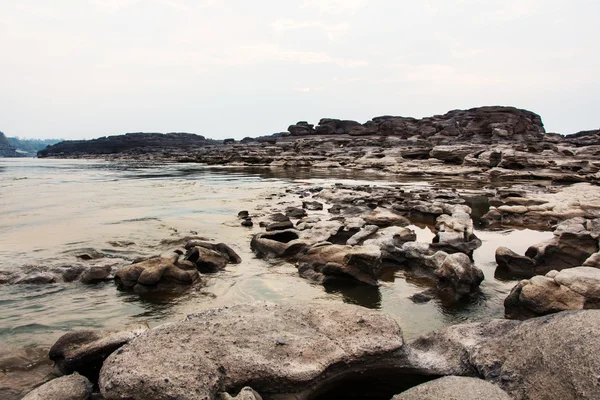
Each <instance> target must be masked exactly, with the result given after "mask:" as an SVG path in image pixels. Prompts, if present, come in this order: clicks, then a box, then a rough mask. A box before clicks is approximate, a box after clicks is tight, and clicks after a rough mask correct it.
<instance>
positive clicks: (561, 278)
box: [504, 267, 600, 319]
mask: <svg viewBox="0 0 600 400" xmlns="http://www.w3.org/2000/svg"><path fill="white" fill-rule="evenodd" d="M504 306H505V308H506V315H507V316H508V317H511V318H519V319H526V318H530V317H535V316H540V315H546V314H552V313H556V312H560V311H565V310H581V309H584V308H585V309H591V308H600V270H599V269H597V268H590V267H576V268H570V269H565V270H562V271H560V272H559V271H550V272H548V273H547V274H546V276H545V277H542V276H534V277H533V278H531V279H529V280H523V281H521V282H519V283H518V284H517V285H516V286H515V287H514V288H513V289H512V290H511V292H510V294H509V295H508V297H507V298H506V300H505V301H504Z"/></svg>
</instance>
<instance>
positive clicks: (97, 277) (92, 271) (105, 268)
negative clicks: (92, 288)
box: [81, 265, 112, 283]
mask: <svg viewBox="0 0 600 400" xmlns="http://www.w3.org/2000/svg"><path fill="white" fill-rule="evenodd" d="M111 271H112V267H111V266H110V265H98V266H91V267H90V268H89V269H88V270H87V271H85V272H84V273H83V275H82V276H81V282H83V283H96V282H102V281H106V280H110V279H112V276H111Z"/></svg>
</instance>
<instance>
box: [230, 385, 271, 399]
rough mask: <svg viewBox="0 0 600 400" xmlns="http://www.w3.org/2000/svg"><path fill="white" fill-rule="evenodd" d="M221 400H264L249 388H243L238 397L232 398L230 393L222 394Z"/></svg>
mask: <svg viewBox="0 0 600 400" xmlns="http://www.w3.org/2000/svg"><path fill="white" fill-rule="evenodd" d="M219 399H220V400H263V398H262V397H261V396H260V394H258V393H257V392H255V391H254V389H252V388H251V387H249V386H246V387H245V388H242V390H240V392H239V393H238V395H237V396H235V397H234V396H232V395H230V394H229V393H221V394H220V396H219Z"/></svg>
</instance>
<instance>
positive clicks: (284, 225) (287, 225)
mask: <svg viewBox="0 0 600 400" xmlns="http://www.w3.org/2000/svg"><path fill="white" fill-rule="evenodd" d="M293 227H294V224H293V223H292V221H285V222H274V223H272V224H269V225H267V226H266V230H267V232H271V231H283V230H286V229H291V228H293Z"/></svg>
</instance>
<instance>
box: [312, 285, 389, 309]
mask: <svg viewBox="0 0 600 400" xmlns="http://www.w3.org/2000/svg"><path fill="white" fill-rule="evenodd" d="M323 286H324V288H325V292H327V293H330V294H336V295H341V297H342V299H343V300H344V302H345V303H348V304H356V305H359V306H363V307H366V308H371V309H380V308H381V301H382V297H381V292H380V290H379V287H377V286H370V285H361V284H356V283H355V282H345V281H341V280H340V281H336V282H333V281H332V282H328V283H326V284H325V285H323Z"/></svg>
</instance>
